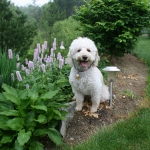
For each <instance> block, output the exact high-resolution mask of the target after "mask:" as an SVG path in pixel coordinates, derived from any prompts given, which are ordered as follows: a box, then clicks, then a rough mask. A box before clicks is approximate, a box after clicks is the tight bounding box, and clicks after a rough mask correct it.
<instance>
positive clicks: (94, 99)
mask: <svg viewBox="0 0 150 150" xmlns="http://www.w3.org/2000/svg"><path fill="white" fill-rule="evenodd" d="M91 100H92V107H91V110H90V111H91V112H97V109H98V107H99V104H100V96H99V95H93V96H92V97H91Z"/></svg>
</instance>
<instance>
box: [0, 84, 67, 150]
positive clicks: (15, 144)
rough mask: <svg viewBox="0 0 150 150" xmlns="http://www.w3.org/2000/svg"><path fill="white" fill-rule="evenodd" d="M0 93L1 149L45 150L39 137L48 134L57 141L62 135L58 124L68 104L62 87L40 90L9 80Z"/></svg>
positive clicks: (62, 118)
mask: <svg viewBox="0 0 150 150" xmlns="http://www.w3.org/2000/svg"><path fill="white" fill-rule="evenodd" d="M2 88H3V89H4V92H3V93H0V138H1V140H0V149H1V150H2V149H13V150H14V149H16V150H23V149H29V150H37V149H39V150H42V149H43V147H44V145H43V144H41V143H40V141H39V139H40V137H45V136H48V138H49V139H51V140H52V141H53V142H54V143H55V144H56V145H61V144H62V137H61V135H60V133H59V131H58V130H56V127H57V125H58V121H60V120H64V119H65V115H66V114H67V112H66V111H64V110H62V109H61V108H64V107H67V106H66V105H65V102H64V101H63V100H62V99H61V100H60V97H59V94H58V93H59V90H51V91H49V92H45V93H42V94H41V95H40V94H39V92H38V91H37V90H35V89H34V88H33V89H24V90H16V89H14V88H12V87H10V86H8V85H6V84H3V85H2Z"/></svg>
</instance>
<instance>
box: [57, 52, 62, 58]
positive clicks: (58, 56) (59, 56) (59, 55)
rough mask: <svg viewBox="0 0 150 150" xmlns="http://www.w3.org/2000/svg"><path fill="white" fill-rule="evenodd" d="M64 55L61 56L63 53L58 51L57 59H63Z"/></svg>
mask: <svg viewBox="0 0 150 150" xmlns="http://www.w3.org/2000/svg"><path fill="white" fill-rule="evenodd" d="M61 58H62V57H61V53H60V52H58V54H57V60H59V59H61Z"/></svg>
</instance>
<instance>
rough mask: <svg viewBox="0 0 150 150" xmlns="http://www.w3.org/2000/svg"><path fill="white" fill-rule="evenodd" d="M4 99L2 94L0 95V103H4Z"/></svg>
mask: <svg viewBox="0 0 150 150" xmlns="http://www.w3.org/2000/svg"><path fill="white" fill-rule="evenodd" d="M5 101H6V98H5V96H4V94H3V93H0V102H5Z"/></svg>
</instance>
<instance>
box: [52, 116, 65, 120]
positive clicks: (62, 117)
mask: <svg viewBox="0 0 150 150" xmlns="http://www.w3.org/2000/svg"><path fill="white" fill-rule="evenodd" d="M53 118H55V119H56V120H66V118H65V117H64V116H59V115H54V116H53Z"/></svg>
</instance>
